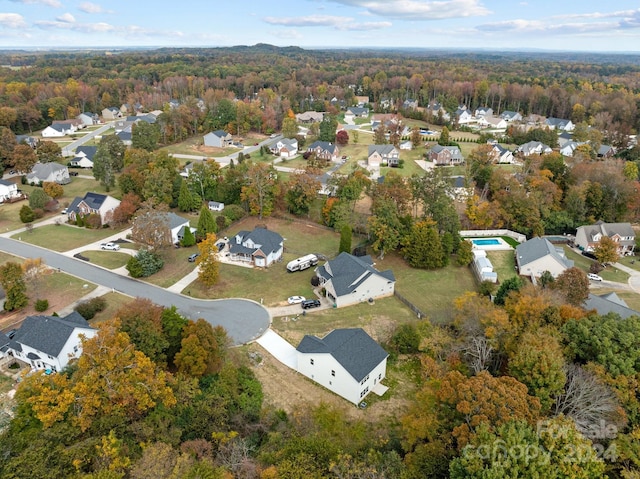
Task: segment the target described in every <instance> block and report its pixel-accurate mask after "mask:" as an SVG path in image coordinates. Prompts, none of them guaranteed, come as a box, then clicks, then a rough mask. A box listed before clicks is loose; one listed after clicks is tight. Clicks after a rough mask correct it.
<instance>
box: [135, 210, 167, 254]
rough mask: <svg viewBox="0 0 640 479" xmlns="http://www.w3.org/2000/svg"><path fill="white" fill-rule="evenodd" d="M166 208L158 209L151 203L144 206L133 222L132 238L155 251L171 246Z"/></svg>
mask: <svg viewBox="0 0 640 479" xmlns="http://www.w3.org/2000/svg"><path fill="white" fill-rule="evenodd" d="M165 209H166V207H156V206H154V204H153V203H151V202H145V203H143V204H142V207H141V208H140V210H138V214H137V215H136V217H135V219H134V220H133V226H132V228H131V236H132V238H133V239H134V240H135V241H137V242H138V243H142V244H145V245H147V246H149V247H150V248H151V249H153V250H159V249H163V248H166V247H167V246H171V245H172V244H173V238H172V237H171V228H170V227H169V215H168V214H167V212H166V211H165Z"/></svg>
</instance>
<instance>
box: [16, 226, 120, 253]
mask: <svg viewBox="0 0 640 479" xmlns="http://www.w3.org/2000/svg"><path fill="white" fill-rule="evenodd" d="M117 232H118V230H114V229H113V228H101V229H96V230H94V229H87V228H78V227H76V226H70V225H66V224H60V225H45V226H40V227H35V228H33V230H32V231H31V232H30V233H29V232H26V231H24V232H22V233H16V234H15V235H13V236H12V238H13V239H17V240H20V241H24V242H25V243H29V244H34V245H37V246H42V247H43V248H47V249H51V250H53V251H58V252H61V251H68V250H70V249H75V248H79V247H80V246H83V245H85V244H89V243H93V242H95V241H99V240H101V239H103V238H106V237H107V236H111V235H113V234H115V233H117Z"/></svg>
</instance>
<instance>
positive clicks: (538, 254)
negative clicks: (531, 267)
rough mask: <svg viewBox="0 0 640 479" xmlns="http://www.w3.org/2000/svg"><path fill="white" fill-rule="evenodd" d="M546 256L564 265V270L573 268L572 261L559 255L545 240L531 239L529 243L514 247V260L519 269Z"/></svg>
mask: <svg viewBox="0 0 640 479" xmlns="http://www.w3.org/2000/svg"><path fill="white" fill-rule="evenodd" d="M547 255H551V256H552V257H553V258H554V259H555V260H556V261H558V262H559V263H560V264H564V265H565V267H566V268H571V267H572V266H573V261H571V260H570V259H567V258H566V257H564V256H563V255H562V254H560V252H559V251H558V250H557V249H556V248H555V246H553V244H551V243H550V242H549V240H548V239H546V238H539V237H535V238H531V239H530V240H529V241H525V242H524V243H522V244H519V245H518V246H517V247H516V259H517V261H518V265H519V266H520V267H522V266H523V265H526V264H529V263H532V262H533V261H536V260H538V259H540V258H544V257H545V256H547Z"/></svg>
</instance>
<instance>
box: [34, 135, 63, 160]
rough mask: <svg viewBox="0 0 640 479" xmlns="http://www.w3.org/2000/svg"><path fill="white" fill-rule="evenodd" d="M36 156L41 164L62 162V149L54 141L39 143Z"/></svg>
mask: <svg viewBox="0 0 640 479" xmlns="http://www.w3.org/2000/svg"><path fill="white" fill-rule="evenodd" d="M36 154H37V156H38V161H39V162H40V163H51V162H55V161H61V160H62V148H60V145H58V144H57V143H54V142H53V141H46V140H45V141H38V144H37V146H36Z"/></svg>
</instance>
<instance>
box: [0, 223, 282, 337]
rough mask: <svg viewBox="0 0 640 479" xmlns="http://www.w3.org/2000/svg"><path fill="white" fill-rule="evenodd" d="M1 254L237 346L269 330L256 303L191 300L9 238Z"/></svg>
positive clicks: (265, 315) (0, 245)
mask: <svg viewBox="0 0 640 479" xmlns="http://www.w3.org/2000/svg"><path fill="white" fill-rule="evenodd" d="M25 234H28V233H25ZM0 251H5V252H7V253H10V254H13V255H15V256H20V257H23V258H42V260H43V261H44V263H45V264H46V265H47V266H49V267H51V268H54V269H59V270H60V271H63V272H65V273H67V274H70V275H72V276H76V277H78V278H82V279H84V280H86V281H88V282H91V283H95V284H98V285H101V286H106V287H108V288H109V289H111V290H113V291H117V292H118V293H122V294H125V295H128V296H131V297H134V298H135V297H140V298H147V299H149V300H150V301H152V302H153V303H155V304H158V305H160V306H164V307H170V306H175V307H176V308H177V309H178V311H179V312H180V314H182V315H183V316H185V317H186V318H189V319H193V320H196V319H199V318H203V319H205V320H207V321H208V322H209V323H210V324H211V325H212V326H222V327H223V328H224V329H226V331H227V333H228V334H229V337H230V338H231V339H232V340H233V342H234V344H236V345H238V344H244V343H248V342H251V341H253V340H255V339H257V338H259V337H260V336H261V335H262V334H263V333H264V332H265V331H266V330H267V329H268V328H269V324H270V320H271V318H270V316H269V312H268V311H267V310H266V309H265V308H264V307H263V306H262V305H260V304H258V303H256V302H255V301H251V300H248V299H218V300H202V299H194V298H190V297H188V296H183V295H181V294H177V293H173V292H171V291H168V290H166V289H163V288H160V287H158V286H154V285H152V284H148V283H144V282H142V281H138V280H136V279H133V278H130V277H128V276H121V275H119V274H116V273H114V272H112V271H109V270H106V269H103V268H100V267H98V266H95V265H92V264H90V263H86V262H84V261H82V260H79V259H76V258H68V257H66V256H65V255H63V254H61V253H56V252H54V251H50V250H47V249H44V248H40V247H39V246H34V245H30V244H27V243H22V242H20V241H15V240H12V239H9V238H2V237H0Z"/></svg>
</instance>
